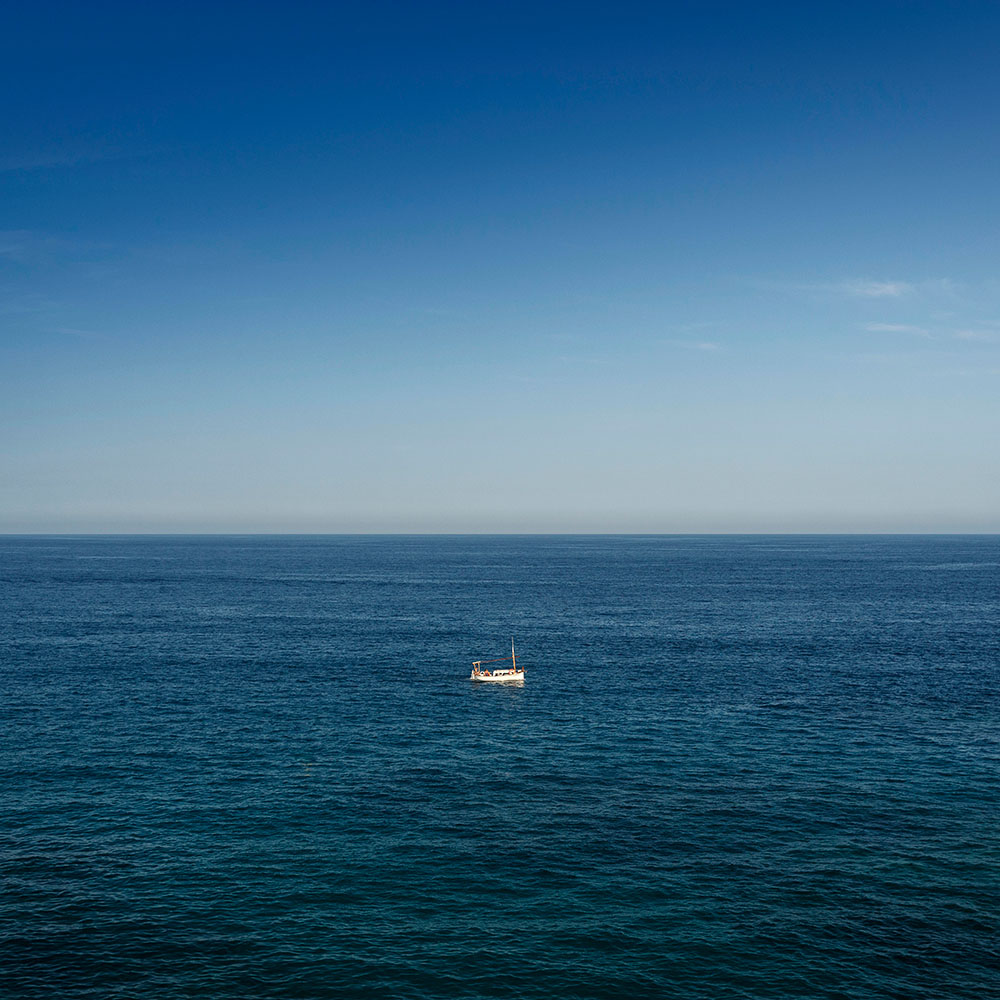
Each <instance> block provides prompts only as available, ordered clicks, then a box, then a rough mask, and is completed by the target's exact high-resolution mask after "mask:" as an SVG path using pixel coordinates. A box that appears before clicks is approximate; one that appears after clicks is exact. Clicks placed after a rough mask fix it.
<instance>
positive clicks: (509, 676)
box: [469, 639, 524, 684]
mask: <svg viewBox="0 0 1000 1000" xmlns="http://www.w3.org/2000/svg"><path fill="white" fill-rule="evenodd" d="M485 663H509V664H510V666H509V667H494V668H493V669H492V670H490V669H489V667H485V666H483V664H485ZM469 680H470V681H478V682H480V683H483V684H523V683H524V667H521V669H520V670H519V669H518V667H517V657H516V656H515V655H514V640H513V639H511V640H510V656H501V657H500V658H499V659H498V660H473V661H472V673H471V674H469Z"/></svg>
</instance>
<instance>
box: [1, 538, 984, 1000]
mask: <svg viewBox="0 0 1000 1000" xmlns="http://www.w3.org/2000/svg"><path fill="white" fill-rule="evenodd" d="M0 614H2V618H0V688H2V699H0V806H2V809H0V880H2V893H0V996H3V997H5V998H8V997H9V998H27V997H31V998H42V997H44V998H77V997H88V998H95V1000H96V998H101V1000H105V998H121V997H135V998H142V1000H158V998H172V1000H173V998H186V997H199V998H223V1000H227V998H240V1000H243V998H255V997H262V998H270V997H274V998H293V997H294V998H326V997H331V998H334V997H375V998H380V997H386V998H389V997H392V998H397V997H398V998H414V1000H416V998H448V997H466V998H475V997H510V998H519V997H524V998H562V997H580V998H597V997H616V998H617V997H625V998H628V997H678V998H686V1000H691V998H706V1000H709V998H710V1000H726V998H730V997H732V998H736V997H739V998H784V997H802V998H806V997H808V998H850V1000H855V998H858V1000H860V998H869V997H886V998H889V997H891V998H900V1000H902V998H905V1000H922V998H927V1000H950V998H960V997H968V998H976V1000H985V998H989V997H997V996H1000V835H998V829H1000V538H997V537H606V538H596V537H523V538H513V537H188V538H184V537H132V538H126V537H121V538H112V537H90V538H69V537H67V538H13V537H7V538H2V539H0ZM511 635H514V637H515V639H516V641H517V643H518V653H519V659H520V661H521V662H523V664H524V665H525V667H526V681H525V684H524V685H523V687H508V688H504V687H498V686H486V685H473V684H471V683H470V682H469V679H468V678H469V672H470V668H471V661H472V660H473V659H479V658H487V657H490V656H502V655H504V653H505V651H506V650H509V646H510V638H511Z"/></svg>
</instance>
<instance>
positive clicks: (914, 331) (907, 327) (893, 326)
mask: <svg viewBox="0 0 1000 1000" xmlns="http://www.w3.org/2000/svg"><path fill="white" fill-rule="evenodd" d="M865 329H866V330H867V331H868V332H869V333H907V334H910V335H911V336H914V337H923V338H924V339H925V340H930V339H931V335H930V333H929V332H928V331H927V330H925V329H924V328H923V327H922V326H913V325H911V324H910V323H866V324H865Z"/></svg>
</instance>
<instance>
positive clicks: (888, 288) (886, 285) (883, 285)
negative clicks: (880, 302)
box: [841, 281, 914, 299]
mask: <svg viewBox="0 0 1000 1000" xmlns="http://www.w3.org/2000/svg"><path fill="white" fill-rule="evenodd" d="M841 288H842V289H843V291H845V292H846V293H847V294H848V295H852V296H854V297H856V298H861V299H898V298H901V297H902V296H904V295H909V294H910V293H911V292H912V291H913V290H914V286H913V285H912V284H910V283H909V282H908V281H845V282H844V283H843V284H842V285H841Z"/></svg>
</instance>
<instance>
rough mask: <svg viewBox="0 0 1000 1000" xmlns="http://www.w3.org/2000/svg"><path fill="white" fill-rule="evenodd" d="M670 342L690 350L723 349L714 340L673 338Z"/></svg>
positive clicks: (711, 350)
mask: <svg viewBox="0 0 1000 1000" xmlns="http://www.w3.org/2000/svg"><path fill="white" fill-rule="evenodd" d="M668 343H670V344H673V346H674V347H683V348H684V349H685V350H688V351H707V352H715V351H721V350H722V345H721V344H717V343H715V341H712V340H671V341H668Z"/></svg>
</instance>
